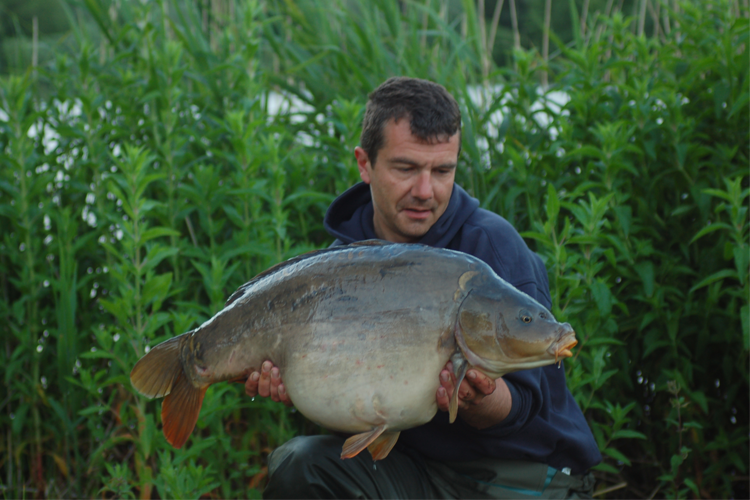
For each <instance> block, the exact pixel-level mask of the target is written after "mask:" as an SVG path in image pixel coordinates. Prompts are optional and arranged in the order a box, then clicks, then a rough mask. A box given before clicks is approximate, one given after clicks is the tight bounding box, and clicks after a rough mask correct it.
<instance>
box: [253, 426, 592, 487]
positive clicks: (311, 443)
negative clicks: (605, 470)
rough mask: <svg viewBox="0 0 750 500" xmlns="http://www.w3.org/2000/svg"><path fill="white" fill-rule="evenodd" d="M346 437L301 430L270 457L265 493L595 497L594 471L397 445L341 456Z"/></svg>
mask: <svg viewBox="0 0 750 500" xmlns="http://www.w3.org/2000/svg"><path fill="white" fill-rule="evenodd" d="M343 443H344V439H343V438H340V437H338V436H300V437H296V438H294V439H292V440H291V441H289V442H287V443H286V444H284V445H283V446H281V447H279V448H277V449H276V450H275V451H274V452H273V453H272V454H271V455H270V457H269V460H268V471H269V474H270V478H269V481H268V486H266V489H265V491H264V492H263V498H591V493H592V492H593V489H594V477H593V475H592V474H586V475H583V476H569V475H567V474H564V473H563V472H560V471H558V470H556V469H553V468H552V467H548V466H547V465H545V464H540V463H535V462H523V461H515V460H491V459H487V460H476V461H471V462H443V461H435V460H427V459H425V458H423V457H421V455H419V454H418V453H416V452H410V451H409V450H406V449H401V450H399V449H394V450H392V451H391V453H390V454H389V455H388V457H387V458H386V459H385V460H380V461H378V462H374V461H373V460H372V457H371V456H370V454H369V453H368V452H367V451H364V452H362V453H360V454H359V455H357V456H356V457H354V458H351V459H347V460H342V459H341V458H339V457H340V454H341V446H342V445H343Z"/></svg>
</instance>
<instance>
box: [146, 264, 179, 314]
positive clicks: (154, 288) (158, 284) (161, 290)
mask: <svg viewBox="0 0 750 500" xmlns="http://www.w3.org/2000/svg"><path fill="white" fill-rule="evenodd" d="M171 285H172V273H164V274H160V275H158V276H154V277H153V278H151V279H149V280H147V281H146V283H145V285H143V303H144V304H149V303H151V301H152V300H155V301H156V303H155V304H154V308H153V309H154V310H155V311H156V310H158V309H159V305H160V302H161V300H163V299H164V298H165V297H166V296H167V295H168V294H169V287H170V286H171Z"/></svg>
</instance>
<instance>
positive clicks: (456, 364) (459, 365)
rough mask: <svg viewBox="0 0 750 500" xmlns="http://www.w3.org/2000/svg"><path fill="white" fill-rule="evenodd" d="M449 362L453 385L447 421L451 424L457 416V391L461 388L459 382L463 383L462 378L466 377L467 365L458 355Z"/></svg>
mask: <svg viewBox="0 0 750 500" xmlns="http://www.w3.org/2000/svg"><path fill="white" fill-rule="evenodd" d="M451 362H452V363H453V372H454V373H453V375H454V377H455V381H454V383H453V395H452V396H451V400H450V403H449V404H448V421H449V422H450V423H451V424H452V423H453V422H455V421H456V417H457V416H458V389H459V387H461V382H463V380H464V377H465V376H466V370H467V369H468V368H469V363H467V362H466V359H464V357H463V356H462V355H460V354H458V353H456V354H454V355H453V357H451Z"/></svg>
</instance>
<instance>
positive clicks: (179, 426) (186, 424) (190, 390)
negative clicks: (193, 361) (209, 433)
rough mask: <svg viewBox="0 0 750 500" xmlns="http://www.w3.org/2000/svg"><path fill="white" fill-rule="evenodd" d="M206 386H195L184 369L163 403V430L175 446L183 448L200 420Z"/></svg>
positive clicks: (168, 440)
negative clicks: (199, 415) (199, 414)
mask: <svg viewBox="0 0 750 500" xmlns="http://www.w3.org/2000/svg"><path fill="white" fill-rule="evenodd" d="M206 389H208V386H206V387H195V386H194V385H193V384H191V383H190V381H189V380H188V379H187V377H186V376H185V373H184V372H183V371H180V373H179V375H177V378H176V379H175V381H174V384H173V385H172V391H171V392H170V393H169V395H168V396H167V397H166V398H164V401H163V402H162V404H161V422H162V426H163V428H162V432H163V433H164V437H165V438H167V442H168V443H169V444H171V445H172V446H174V447H175V448H182V446H183V445H184V444H185V442H186V441H187V439H188V437H190V434H191V433H192V432H193V429H194V428H195V423H196V422H197V421H198V413H200V411H201V405H202V404H203V397H204V396H205V395H206Z"/></svg>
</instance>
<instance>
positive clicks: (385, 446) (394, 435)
mask: <svg viewBox="0 0 750 500" xmlns="http://www.w3.org/2000/svg"><path fill="white" fill-rule="evenodd" d="M400 435H401V431H396V432H384V433H383V434H381V435H380V436H379V437H378V438H377V439H376V440H375V441H373V442H372V443H370V446H368V447H367V449H368V450H369V452H370V455H372V459H373V460H383V459H384V458H385V457H387V456H388V454H389V453H390V452H391V450H392V449H393V447H394V446H395V445H396V441H398V437H399V436H400Z"/></svg>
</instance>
